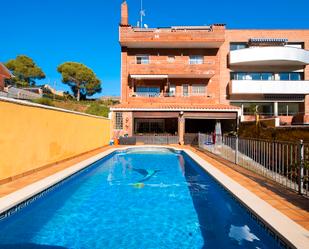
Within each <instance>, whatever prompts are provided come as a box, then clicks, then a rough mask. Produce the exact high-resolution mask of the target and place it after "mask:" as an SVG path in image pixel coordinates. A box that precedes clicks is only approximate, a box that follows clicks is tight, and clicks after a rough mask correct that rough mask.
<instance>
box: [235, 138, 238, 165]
mask: <svg viewBox="0 0 309 249" xmlns="http://www.w3.org/2000/svg"><path fill="white" fill-rule="evenodd" d="M235 164H238V134H236V141H235Z"/></svg>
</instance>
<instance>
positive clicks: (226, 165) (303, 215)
mask: <svg viewBox="0 0 309 249" xmlns="http://www.w3.org/2000/svg"><path fill="white" fill-rule="evenodd" d="M187 148H188V149H190V150H192V151H193V152H195V153H196V154H198V155H199V156H200V157H202V158H203V159H204V160H206V161H207V162H209V163H210V164H212V165H213V166H215V167H216V168H218V169H219V170H220V171H221V172H223V173H224V174H226V175H227V176H229V177H230V178H232V179H233V180H235V181H236V182H238V183H239V184H240V185H242V186H243V187H245V188H246V189H248V190H249V191H251V192H252V193H254V194H255V195H257V196H258V197H260V198H261V199H263V200H264V201H266V202H267V203H269V204H270V205H271V206H273V207H274V208H276V209H277V210H279V211H280V212H281V213H283V214H285V215H286V216H288V217H289V218H290V219H292V220H293V221H295V222H296V223H298V224H299V225H301V226H303V227H304V228H306V229H307V230H309V198H307V197H304V196H300V195H298V194H297V193H295V192H292V191H290V190H287V189H286V188H284V187H283V186H280V185H279V184H277V183H274V182H272V181H271V180H268V179H266V178H264V177H263V176H259V175H257V174H255V173H253V172H251V171H249V170H247V169H244V168H242V167H240V166H237V165H235V164H233V163H230V162H228V161H226V160H224V159H221V158H218V157H217V156H215V155H212V154H210V153H207V152H201V151H200V150H197V149H195V148H193V147H187Z"/></svg>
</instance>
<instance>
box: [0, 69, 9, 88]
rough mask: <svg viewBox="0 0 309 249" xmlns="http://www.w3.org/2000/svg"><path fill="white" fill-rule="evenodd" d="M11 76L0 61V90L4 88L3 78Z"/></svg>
mask: <svg viewBox="0 0 309 249" xmlns="http://www.w3.org/2000/svg"><path fill="white" fill-rule="evenodd" d="M11 77H12V74H11V72H10V71H9V70H8V69H7V68H6V67H5V66H4V65H3V64H2V63H0V91H3V89H4V80H5V79H9V78H11Z"/></svg>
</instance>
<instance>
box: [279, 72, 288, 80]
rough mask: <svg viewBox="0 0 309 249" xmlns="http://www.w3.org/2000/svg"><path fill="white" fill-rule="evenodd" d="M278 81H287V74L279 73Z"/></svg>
mask: <svg viewBox="0 0 309 249" xmlns="http://www.w3.org/2000/svg"><path fill="white" fill-rule="evenodd" d="M279 80H289V73H279Z"/></svg>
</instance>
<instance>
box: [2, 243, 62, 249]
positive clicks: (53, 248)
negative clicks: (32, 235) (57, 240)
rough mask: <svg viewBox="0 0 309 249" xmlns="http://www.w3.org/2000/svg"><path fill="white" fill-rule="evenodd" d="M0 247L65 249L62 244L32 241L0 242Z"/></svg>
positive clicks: (12, 248) (3, 248) (11, 248)
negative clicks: (39, 243) (40, 243)
mask: <svg viewBox="0 0 309 249" xmlns="http://www.w3.org/2000/svg"><path fill="white" fill-rule="evenodd" d="M0 249H67V247H63V246H53V245H38V244H34V243H20V244H0Z"/></svg>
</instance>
